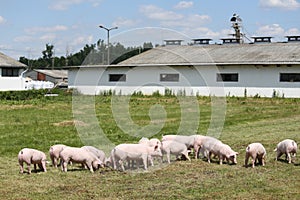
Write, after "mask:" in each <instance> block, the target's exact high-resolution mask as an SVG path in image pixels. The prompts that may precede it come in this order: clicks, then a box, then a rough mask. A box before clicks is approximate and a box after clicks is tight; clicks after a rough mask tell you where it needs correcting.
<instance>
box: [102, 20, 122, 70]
mask: <svg viewBox="0 0 300 200" xmlns="http://www.w3.org/2000/svg"><path fill="white" fill-rule="evenodd" d="M99 27H100V28H103V29H105V30H106V31H107V65H109V64H110V62H109V59H110V57H109V31H111V30H113V29H118V27H112V28H106V27H105V26H102V25H100V26H99Z"/></svg>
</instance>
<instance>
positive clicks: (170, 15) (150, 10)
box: [140, 5, 183, 20]
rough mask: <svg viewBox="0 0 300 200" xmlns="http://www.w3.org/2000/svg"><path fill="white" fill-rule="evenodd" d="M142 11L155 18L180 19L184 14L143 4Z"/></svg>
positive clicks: (150, 17)
mask: <svg viewBox="0 0 300 200" xmlns="http://www.w3.org/2000/svg"><path fill="white" fill-rule="evenodd" d="M140 12H141V13H143V14H144V15H145V16H146V17H148V18H149V19H153V20H179V19H182V18H183V15H180V14H177V13H175V12H173V11H167V10H164V9H162V8H159V7H157V6H154V5H144V6H141V8H140Z"/></svg>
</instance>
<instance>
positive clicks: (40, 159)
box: [18, 148, 47, 174]
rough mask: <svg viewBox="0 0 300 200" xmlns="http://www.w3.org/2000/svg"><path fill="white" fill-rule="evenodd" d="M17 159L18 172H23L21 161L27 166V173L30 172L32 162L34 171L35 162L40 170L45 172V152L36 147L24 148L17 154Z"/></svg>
mask: <svg viewBox="0 0 300 200" xmlns="http://www.w3.org/2000/svg"><path fill="white" fill-rule="evenodd" d="M18 160H19V165H20V173H23V172H24V168H23V163H24V162H25V163H26V164H27V166H28V173H29V174H31V169H30V165H31V164H34V170H35V171H36V164H37V165H38V166H39V168H40V169H41V170H43V171H44V172H46V171H47V170H46V154H45V153H44V152H41V151H39V150H36V149H30V148H24V149H22V150H21V151H20V152H19V154H18Z"/></svg>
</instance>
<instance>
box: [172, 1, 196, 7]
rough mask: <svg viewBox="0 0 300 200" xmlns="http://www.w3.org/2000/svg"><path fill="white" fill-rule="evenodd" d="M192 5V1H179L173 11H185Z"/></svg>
mask: <svg viewBox="0 0 300 200" xmlns="http://www.w3.org/2000/svg"><path fill="white" fill-rule="evenodd" d="M193 5H194V2H192V1H180V2H179V3H178V4H176V5H175V6H174V8H175V9H186V8H190V7H192V6H193Z"/></svg>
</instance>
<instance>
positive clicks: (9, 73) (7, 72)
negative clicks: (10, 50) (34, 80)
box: [2, 68, 20, 77]
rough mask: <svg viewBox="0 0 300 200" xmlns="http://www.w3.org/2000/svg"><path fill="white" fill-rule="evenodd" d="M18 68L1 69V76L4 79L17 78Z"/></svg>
mask: <svg viewBox="0 0 300 200" xmlns="http://www.w3.org/2000/svg"><path fill="white" fill-rule="evenodd" d="M19 70H20V69H18V68H2V76H4V77H18V76H19Z"/></svg>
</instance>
